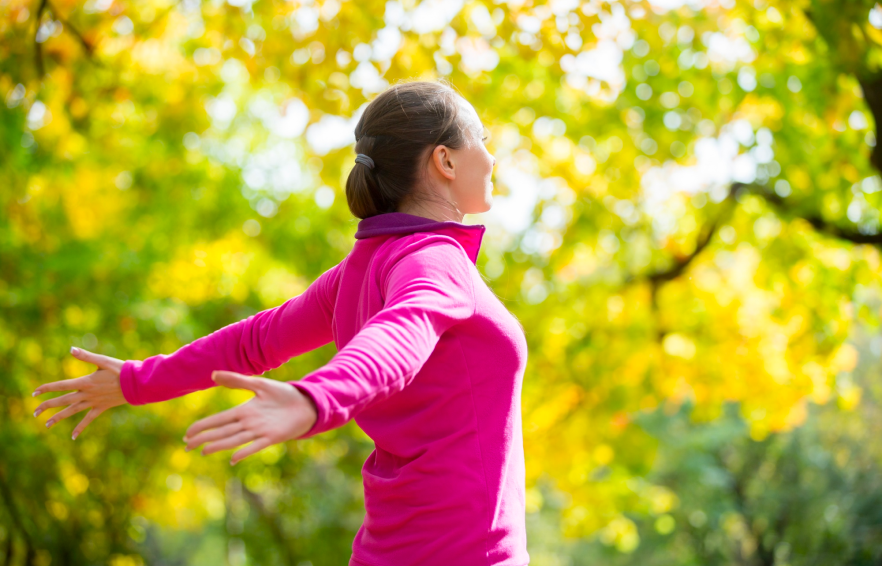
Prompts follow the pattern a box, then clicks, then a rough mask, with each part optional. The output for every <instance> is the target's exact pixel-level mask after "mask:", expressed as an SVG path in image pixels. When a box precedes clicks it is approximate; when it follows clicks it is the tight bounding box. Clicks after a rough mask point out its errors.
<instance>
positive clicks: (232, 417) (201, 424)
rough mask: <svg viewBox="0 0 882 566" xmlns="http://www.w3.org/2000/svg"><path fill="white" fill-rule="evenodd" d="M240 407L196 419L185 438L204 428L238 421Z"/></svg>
mask: <svg viewBox="0 0 882 566" xmlns="http://www.w3.org/2000/svg"><path fill="white" fill-rule="evenodd" d="M238 408H239V407H233V408H232V409H227V410H226V411H221V412H220V413H217V414H216V415H211V416H210V417H205V418H204V419H201V420H198V421H196V422H195V423H193V424H191V425H190V428H188V429H187V432H186V433H185V435H184V438H185V439H186V438H192V437H194V436H196V435H197V434H199V433H200V432H202V431H203V430H208V429H210V428H218V427H222V426H224V425H227V424H230V423H232V422H236V421H237V420H239V419H238V414H239V412H238V411H237V410H236V409H238Z"/></svg>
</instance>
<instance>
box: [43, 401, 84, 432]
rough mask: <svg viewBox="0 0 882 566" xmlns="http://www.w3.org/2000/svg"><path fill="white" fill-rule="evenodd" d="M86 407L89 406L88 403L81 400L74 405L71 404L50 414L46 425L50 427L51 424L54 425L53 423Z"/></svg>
mask: <svg viewBox="0 0 882 566" xmlns="http://www.w3.org/2000/svg"><path fill="white" fill-rule="evenodd" d="M88 408H89V405H88V404H86V403H84V402H82V401H80V402H79V403H76V404H74V405H71V406H70V407H68V408H67V409H64V410H63V411H59V412H57V413H55V414H54V415H52V418H51V419H49V420H48V421H46V427H48V428H51V427H52V425H54V424H55V423H57V422H59V421H63V420H64V419H66V418H67V417H69V416H71V415H75V414H77V413H79V412H80V411H85V410H86V409H88Z"/></svg>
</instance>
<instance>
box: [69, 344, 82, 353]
mask: <svg viewBox="0 0 882 566" xmlns="http://www.w3.org/2000/svg"><path fill="white" fill-rule="evenodd" d="M79 351H80V349H79V348H77V347H76V346H71V347H70V353H71V354H73V355H77V354H78V353H79Z"/></svg>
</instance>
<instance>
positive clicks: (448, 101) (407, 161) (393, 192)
mask: <svg viewBox="0 0 882 566" xmlns="http://www.w3.org/2000/svg"><path fill="white" fill-rule="evenodd" d="M458 96H459V94H458V93H456V91H454V90H453V88H451V87H450V86H449V85H448V84H446V83H444V82H440V81H439V82H426V81H413V82H406V83H400V84H396V85H394V86H392V87H390V88H389V89H387V90H386V91H384V92H382V93H381V94H380V95H379V96H377V97H376V98H375V99H374V100H372V101H371V103H370V104H368V105H367V108H365V110H364V114H362V116H361V119H360V120H359V121H358V124H357V125H356V126H355V152H356V154H358V153H361V154H364V155H367V156H368V157H370V158H371V159H372V160H373V162H374V166H373V167H371V166H369V165H367V164H365V163H361V162H358V163H356V164H355V167H353V168H352V170H351V171H350V172H349V178H348V179H346V200H347V202H348V203H349V210H351V211H352V214H353V215H354V216H356V217H357V218H362V219H364V218H368V217H370V216H376V215H377V214H383V213H386V212H395V211H396V210H397V209H398V207H399V205H400V204H401V203H402V201H403V200H404V199H405V198H407V197H413V196H415V194H414V189H415V187H416V186H417V184H418V182H419V181H420V175H421V173H422V165H423V163H424V161H423V160H424V159H425V157H426V156H427V154H428V153H430V152H431V151H432V150H434V148H435V147H436V146H438V145H445V146H447V147H449V148H450V149H459V148H461V147H462V146H464V145H465V144H467V143H468V138H467V137H466V132H465V130H464V128H462V127H460V117H459V112H460V109H459V103H458V102H457V97H458Z"/></svg>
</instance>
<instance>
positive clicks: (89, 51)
mask: <svg viewBox="0 0 882 566" xmlns="http://www.w3.org/2000/svg"><path fill="white" fill-rule="evenodd" d="M43 1H44V2H46V3H48V0H43ZM50 7H51V8H52V13H54V14H55V17H56V18H58V21H60V22H61V25H63V26H64V27H65V28H67V29H69V30H70V32H71V33H72V34H74V36H75V37H76V38H77V40H78V41H79V42H80V45H82V46H83V50H85V52H86V55H88V56H89V57H90V58H91V57H92V53H93V52H94V50H95V48H94V47H92V44H91V43H89V42H88V41H86V38H85V37H83V34H81V33H80V32H79V30H77V28H75V27H74V26H73V25H72V24H71V23H70V20H68V19H67V18H65V17H63V16H62V15H61V14H59V13H58V10H56V9H55V7H54V6H50Z"/></svg>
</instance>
